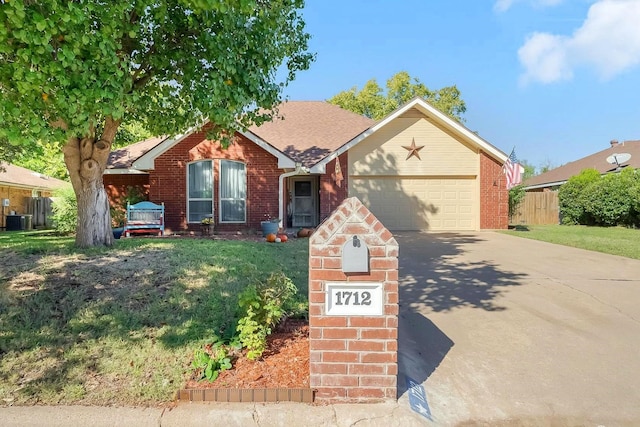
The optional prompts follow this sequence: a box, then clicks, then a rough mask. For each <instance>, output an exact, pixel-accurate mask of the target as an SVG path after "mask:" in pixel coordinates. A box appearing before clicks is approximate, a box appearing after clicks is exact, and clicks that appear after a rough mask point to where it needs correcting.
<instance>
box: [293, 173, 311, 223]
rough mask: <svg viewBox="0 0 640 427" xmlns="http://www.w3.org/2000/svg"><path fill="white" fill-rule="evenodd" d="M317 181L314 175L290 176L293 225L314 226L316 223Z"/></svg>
mask: <svg viewBox="0 0 640 427" xmlns="http://www.w3.org/2000/svg"><path fill="white" fill-rule="evenodd" d="M317 182H318V180H317V179H316V177H300V178H298V177H295V178H291V189H292V192H291V215H292V224H291V225H292V226H293V227H315V226H316V225H317V224H318V185H317Z"/></svg>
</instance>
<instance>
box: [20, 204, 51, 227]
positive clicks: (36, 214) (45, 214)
mask: <svg viewBox="0 0 640 427" xmlns="http://www.w3.org/2000/svg"><path fill="white" fill-rule="evenodd" d="M51 204H52V200H51V199H50V198H49V197H30V198H28V199H27V200H26V208H27V212H26V213H27V214H28V215H33V219H32V227H33V228H50V227H51V225H52V224H51V217H52V215H53V211H52V209H51Z"/></svg>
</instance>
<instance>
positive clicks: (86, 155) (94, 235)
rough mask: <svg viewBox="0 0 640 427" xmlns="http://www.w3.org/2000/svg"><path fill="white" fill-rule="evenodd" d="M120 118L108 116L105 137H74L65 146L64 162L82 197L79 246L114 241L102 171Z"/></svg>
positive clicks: (78, 228)
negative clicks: (115, 118) (117, 119)
mask: <svg viewBox="0 0 640 427" xmlns="http://www.w3.org/2000/svg"><path fill="white" fill-rule="evenodd" d="M119 125H120V121H116V120H113V119H111V118H110V117H108V118H107V119H106V120H105V126H104V131H103V133H102V137H101V138H100V139H98V140H96V138H95V136H94V135H90V136H85V137H83V138H82V139H80V138H77V137H71V138H69V140H68V141H67V144H66V145H65V146H64V148H63V153H64V162H65V164H66V165H67V169H68V170H69V177H70V179H71V185H73V190H74V192H75V193H76V199H77V201H78V225H77V230H76V246H78V247H81V248H88V247H92V246H111V245H113V232H112V230H111V213H110V211H109V199H108V197H107V192H106V191H105V189H104V183H103V181H102V174H103V172H104V170H105V168H106V166H107V160H108V159H109V153H110V152H111V145H112V143H113V139H114V138H115V136H116V132H117V130H118V126H119Z"/></svg>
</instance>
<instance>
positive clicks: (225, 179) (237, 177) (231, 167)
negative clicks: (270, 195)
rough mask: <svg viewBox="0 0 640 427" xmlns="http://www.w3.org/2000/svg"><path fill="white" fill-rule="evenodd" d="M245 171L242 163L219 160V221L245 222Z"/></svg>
mask: <svg viewBox="0 0 640 427" xmlns="http://www.w3.org/2000/svg"><path fill="white" fill-rule="evenodd" d="M246 205H247V172H246V167H245V165H244V163H240V162H234V161H231V160H220V222H246V220H247V219H246V218H247V217H246Z"/></svg>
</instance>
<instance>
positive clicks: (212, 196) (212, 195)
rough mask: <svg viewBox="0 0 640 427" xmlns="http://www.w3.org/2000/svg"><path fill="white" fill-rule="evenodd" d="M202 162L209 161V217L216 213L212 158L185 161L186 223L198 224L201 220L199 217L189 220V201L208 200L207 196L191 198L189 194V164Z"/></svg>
mask: <svg viewBox="0 0 640 427" xmlns="http://www.w3.org/2000/svg"><path fill="white" fill-rule="evenodd" d="M202 162H209V163H211V199H210V200H211V213H210V214H208V215H210V216H211V218H214V215H215V213H216V205H215V200H216V186H215V180H216V179H215V172H216V171H215V163H214V160H213V159H200V160H194V161H192V162H189V163H187V173H186V174H185V175H186V180H187V183H186V184H187V185H186V192H185V193H186V194H185V196H186V197H185V198H186V205H187V218H186V219H187V224H199V223H200V221H202V220H201V219H199V220H197V221H191V220H190V218H191V204H190V203H191V202H192V201H209V198H202V197H200V198H191V197H190V194H189V176H190V173H191V165H192V164H195V163H202Z"/></svg>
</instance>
